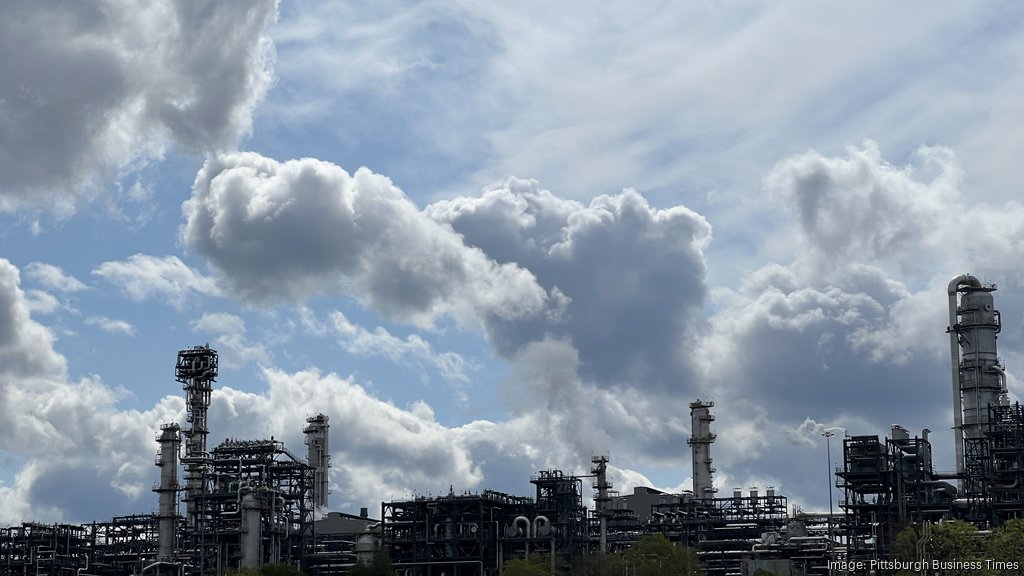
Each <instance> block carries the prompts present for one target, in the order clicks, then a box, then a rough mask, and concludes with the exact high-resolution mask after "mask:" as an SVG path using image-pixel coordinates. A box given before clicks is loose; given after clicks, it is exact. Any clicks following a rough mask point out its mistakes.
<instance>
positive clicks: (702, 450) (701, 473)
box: [686, 400, 715, 500]
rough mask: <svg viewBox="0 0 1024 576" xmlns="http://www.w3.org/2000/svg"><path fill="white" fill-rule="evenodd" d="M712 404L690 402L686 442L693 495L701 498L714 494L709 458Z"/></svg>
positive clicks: (712, 472)
mask: <svg viewBox="0 0 1024 576" xmlns="http://www.w3.org/2000/svg"><path fill="white" fill-rule="evenodd" d="M714 406H715V403H714V402H704V401H701V400H697V401H695V402H690V420H691V423H690V439H689V440H687V441H686V443H687V444H689V445H690V447H691V450H692V452H693V497H694V498H697V499H701V500H703V499H707V498H713V497H714V495H715V488H714V479H713V474H714V472H715V467H714V465H713V462H712V460H711V443H712V442H714V441H715V435H714V434H712V433H711V423H712V422H713V421H714V420H715V417H714V416H713V415H712V414H711V408H713V407H714Z"/></svg>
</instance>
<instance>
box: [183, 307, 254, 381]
mask: <svg viewBox="0 0 1024 576" xmlns="http://www.w3.org/2000/svg"><path fill="white" fill-rule="evenodd" d="M189 326H190V327H191V328H192V331H193V332H196V333H198V334H203V333H205V334H213V335H214V339H213V341H214V343H215V346H214V348H215V349H216V350H218V352H220V353H222V354H223V356H222V357H221V363H222V364H224V365H225V366H227V367H230V368H238V367H240V366H243V365H245V364H247V363H249V362H256V363H259V364H267V363H269V362H270V353H269V352H267V349H266V348H264V347H263V345H262V344H254V343H252V342H249V340H248V339H247V338H246V337H245V322H244V321H243V320H242V319H241V318H240V317H238V316H235V315H234V314H226V313H223V312H216V313H210V312H206V313H204V314H203V315H202V316H201V317H200V318H198V319H197V320H193V321H192V322H189Z"/></svg>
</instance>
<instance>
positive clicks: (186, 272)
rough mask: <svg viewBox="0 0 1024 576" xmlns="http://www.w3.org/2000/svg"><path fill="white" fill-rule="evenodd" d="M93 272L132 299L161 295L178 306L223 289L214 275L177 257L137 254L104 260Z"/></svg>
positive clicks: (216, 293) (218, 292)
mask: <svg viewBox="0 0 1024 576" xmlns="http://www.w3.org/2000/svg"><path fill="white" fill-rule="evenodd" d="M92 273H93V275H94V276H99V277H100V278H103V279H104V280H106V281H108V282H110V283H112V284H114V285H115V286H117V287H118V288H119V289H120V290H121V291H123V292H124V293H125V294H127V295H128V297H129V298H131V299H133V300H136V301H138V300H144V299H146V298H161V299H163V300H165V301H166V302H169V303H170V304H172V305H174V306H177V307H179V308H180V307H182V306H183V305H184V303H185V301H186V300H187V299H188V298H189V297H191V296H195V295H206V296H216V295H219V294H220V292H221V291H220V289H219V288H218V287H217V284H216V282H215V281H214V280H213V279H212V278H209V277H207V276H204V275H202V274H201V273H199V272H197V271H195V270H193V269H192V268H189V267H188V265H187V264H185V263H184V262H182V261H181V259H180V258H178V257H177V256H165V257H163V258H158V257H156V256H150V255H147V254H134V255H132V256H130V257H128V259H127V260H119V261H109V262H104V263H102V264H100V265H99V266H97V267H96V269H95V270H93V271H92Z"/></svg>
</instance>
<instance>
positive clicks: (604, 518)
mask: <svg viewBox="0 0 1024 576" xmlns="http://www.w3.org/2000/svg"><path fill="white" fill-rule="evenodd" d="M590 462H591V466H590V473H591V474H593V475H594V478H595V481H594V489H595V490H597V495H596V496H594V511H595V512H596V513H597V517H598V521H599V522H600V533H599V545H600V547H601V554H604V553H606V552H607V551H608V516H609V515H610V514H611V503H612V497H611V495H610V494H609V491H610V490H611V489H612V483H611V482H609V481H608V457H607V456H603V455H601V456H591V457H590Z"/></svg>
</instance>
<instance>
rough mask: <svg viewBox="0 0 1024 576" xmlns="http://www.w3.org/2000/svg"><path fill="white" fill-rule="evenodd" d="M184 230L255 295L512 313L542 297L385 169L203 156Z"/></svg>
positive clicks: (538, 303) (388, 309)
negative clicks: (433, 215)
mask: <svg viewBox="0 0 1024 576" xmlns="http://www.w3.org/2000/svg"><path fill="white" fill-rule="evenodd" d="M183 211H184V215H185V218H186V223H185V225H184V227H183V228H182V233H181V234H182V239H183V240H184V242H185V244H186V246H188V247H189V248H190V249H191V250H194V251H196V252H198V253H199V254H201V255H203V256H205V257H206V258H207V259H208V260H209V262H210V263H211V264H212V265H213V266H215V267H216V268H217V270H219V271H220V273H221V275H222V278H223V280H224V281H225V283H226V285H227V286H228V287H229V290H230V291H231V292H232V293H233V294H235V295H237V296H238V297H239V298H241V299H243V300H246V301H253V302H267V301H271V300H274V299H280V298H284V299H290V300H295V301H300V300H303V299H305V298H308V297H310V296H313V295H317V294H324V293H348V294H351V295H353V296H355V297H357V298H359V299H361V300H364V301H365V302H366V303H368V304H369V305H370V306H372V307H373V308H374V309H376V310H377V311H379V312H381V313H382V314H384V315H385V316H387V317H390V318H394V319H399V320H403V321H406V322H412V323H416V324H419V325H428V324H430V323H431V322H432V320H433V319H434V318H436V317H437V316H439V315H441V314H446V313H452V314H454V315H455V316H456V317H457V318H460V319H470V318H474V317H476V316H477V315H480V314H485V313H486V314H493V315H495V316H496V317H498V318H506V319H508V318H517V317H522V316H529V315H533V314H537V313H540V312H541V311H543V310H544V307H545V305H546V300H547V295H546V294H545V292H544V290H543V289H541V288H540V287H539V286H538V285H537V283H536V281H535V279H534V277H533V275H532V274H531V273H530V272H529V271H527V270H524V269H523V268H521V267H519V266H516V265H515V264H511V263H504V264H498V263H495V262H494V261H493V260H491V259H489V258H487V256H486V255H485V254H484V253H483V252H482V251H480V250H479V249H476V248H471V247H467V246H465V245H464V244H463V243H462V240H461V239H460V238H459V237H458V236H457V235H455V234H453V233H452V232H451V230H449V229H446V228H445V227H443V226H440V225H439V224H437V223H436V222H434V221H433V220H431V219H429V218H427V217H426V216H424V215H423V214H422V213H421V212H420V211H419V210H418V209H417V208H416V207H415V206H414V205H413V204H412V202H410V201H409V199H408V198H407V197H406V196H405V194H403V193H402V191H401V190H399V189H398V188H397V187H395V186H394V184H392V183H391V181H390V180H388V179H387V178H386V177H384V176H381V175H378V174H374V173H373V172H370V171H369V170H368V169H366V168H361V169H359V170H357V171H356V173H355V174H353V175H350V174H348V173H347V172H346V171H345V170H343V169H341V168H339V167H338V166H336V165H334V164H330V163H327V162H322V161H318V160H312V159H304V160H293V161H289V162H284V163H281V162H277V161H274V160H272V159H269V158H265V157H262V156H259V155H258V154H253V153H243V154H229V155H221V156H218V157H216V158H213V159H210V160H208V161H207V162H206V164H205V165H204V166H203V168H202V170H200V172H199V174H198V176H197V177H196V181H195V185H194V188H193V194H192V198H190V199H189V200H188V201H186V202H185V204H184V206H183Z"/></svg>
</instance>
